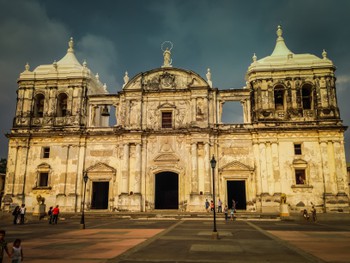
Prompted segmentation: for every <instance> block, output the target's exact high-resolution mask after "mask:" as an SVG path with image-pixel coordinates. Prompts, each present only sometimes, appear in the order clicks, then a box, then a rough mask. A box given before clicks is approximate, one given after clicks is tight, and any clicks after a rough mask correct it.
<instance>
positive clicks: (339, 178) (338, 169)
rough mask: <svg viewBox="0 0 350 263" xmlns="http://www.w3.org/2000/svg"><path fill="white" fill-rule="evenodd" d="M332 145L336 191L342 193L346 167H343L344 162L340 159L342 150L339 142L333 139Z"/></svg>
mask: <svg viewBox="0 0 350 263" xmlns="http://www.w3.org/2000/svg"><path fill="white" fill-rule="evenodd" d="M333 147H334V153H335V156H334V160H335V175H336V183H337V189H338V191H337V192H338V193H344V192H345V189H344V182H346V181H347V180H346V176H347V175H346V167H344V165H345V163H344V162H343V160H342V156H343V154H344V153H343V151H342V147H341V145H340V143H339V142H338V141H335V142H334V143H333Z"/></svg>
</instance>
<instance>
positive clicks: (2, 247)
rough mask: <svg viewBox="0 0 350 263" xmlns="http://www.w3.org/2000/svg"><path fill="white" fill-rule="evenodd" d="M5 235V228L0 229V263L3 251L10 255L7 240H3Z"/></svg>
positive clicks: (0, 262)
mask: <svg viewBox="0 0 350 263" xmlns="http://www.w3.org/2000/svg"><path fill="white" fill-rule="evenodd" d="M5 235H6V231H5V230H2V229H1V230H0V263H2V261H3V259H4V251H5V252H6V254H7V255H8V257H9V258H10V257H11V254H10V251H9V249H8V247H7V242H6V241H5Z"/></svg>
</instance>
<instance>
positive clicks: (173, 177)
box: [154, 172, 179, 209]
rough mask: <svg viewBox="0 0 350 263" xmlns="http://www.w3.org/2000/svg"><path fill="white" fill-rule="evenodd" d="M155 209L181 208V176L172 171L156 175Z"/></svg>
mask: <svg viewBox="0 0 350 263" xmlns="http://www.w3.org/2000/svg"><path fill="white" fill-rule="evenodd" d="M155 186H156V190H155V193H156V196H155V206H154V208H155V209H179V176H178V174H176V173H172V172H162V173H159V174H156V175H155Z"/></svg>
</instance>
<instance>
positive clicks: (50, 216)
mask: <svg viewBox="0 0 350 263" xmlns="http://www.w3.org/2000/svg"><path fill="white" fill-rule="evenodd" d="M52 208H53V206H50V208H49V211H48V212H47V215H48V216H49V224H52Z"/></svg>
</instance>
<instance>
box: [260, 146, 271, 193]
mask: <svg viewBox="0 0 350 263" xmlns="http://www.w3.org/2000/svg"><path fill="white" fill-rule="evenodd" d="M259 156H260V158H259V160H260V177H261V192H262V193H268V192H269V187H268V183H267V179H268V177H267V160H266V145H265V143H259Z"/></svg>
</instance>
